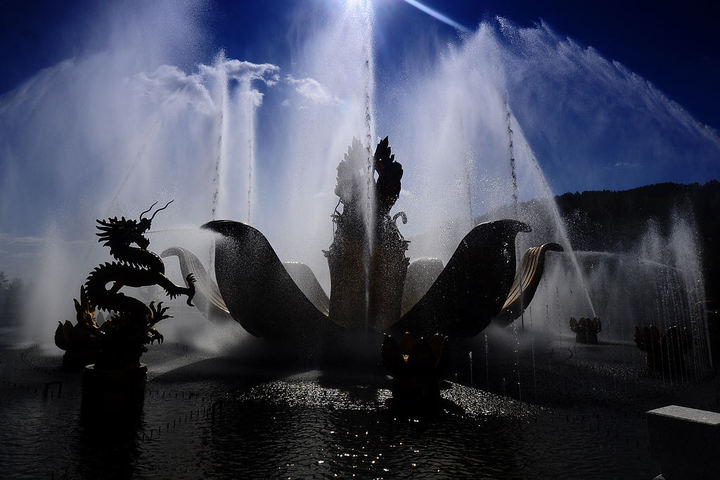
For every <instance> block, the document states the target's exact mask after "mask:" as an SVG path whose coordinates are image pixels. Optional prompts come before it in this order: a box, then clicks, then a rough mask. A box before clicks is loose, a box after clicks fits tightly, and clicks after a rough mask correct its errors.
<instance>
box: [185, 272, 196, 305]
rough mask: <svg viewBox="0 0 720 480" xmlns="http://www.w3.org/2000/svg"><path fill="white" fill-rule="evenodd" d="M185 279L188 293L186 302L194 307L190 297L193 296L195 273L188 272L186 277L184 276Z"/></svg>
mask: <svg viewBox="0 0 720 480" xmlns="http://www.w3.org/2000/svg"><path fill="white" fill-rule="evenodd" d="M185 281H186V283H187V286H188V287H187V288H188V294H187V302H186V303H187V304H188V305H189V306H191V307H194V306H195V305H194V304H193V303H192V299H193V297H194V296H195V275H194V274H192V273H188V275H187V277H185Z"/></svg>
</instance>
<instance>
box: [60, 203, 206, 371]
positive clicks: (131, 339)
mask: <svg viewBox="0 0 720 480" xmlns="http://www.w3.org/2000/svg"><path fill="white" fill-rule="evenodd" d="M170 203H172V200H171V201H170V202H168V203H167V204H166V205H165V206H164V207H162V208H160V209H158V210H156V211H155V213H153V215H152V216H151V217H150V218H145V217H144V215H145V214H146V213H148V212H149V211H150V210H152V208H153V207H154V206H155V205H156V204H157V202H155V203H154V204H153V205H152V206H151V207H150V208H149V209H148V210H146V211H144V212H143V213H141V214H140V219H139V220H133V219H126V218H125V217H122V218H120V219H118V218H117V217H113V218H108V219H107V220H97V223H98V227H97V228H98V230H99V233H97V236H98V237H99V239H98V242H104V243H103V245H104V246H107V247H110V254H111V255H112V256H113V257H114V258H115V260H116V261H114V262H111V263H104V264H102V265H98V266H97V267H96V268H95V269H94V270H93V271H92V272H91V273H90V274H89V275H88V277H87V280H86V282H85V286H84V287H83V288H81V291H80V299H81V301H80V302H78V301H77V300H75V308H76V311H77V314H78V323H77V324H76V325H75V326H72V325H71V324H70V322H65V324H62V323H61V324H60V325H59V326H58V329H57V331H56V332H55V343H56V345H57V346H58V347H60V348H61V349H63V350H66V352H68V353H70V352H78V351H83V352H85V354H84V355H83V357H84V358H86V357H88V356H93V355H88V352H94V354H95V355H94V357H95V365H96V368H105V369H111V368H123V367H128V366H136V365H138V364H139V359H140V356H141V355H142V353H144V352H145V351H147V348H146V347H145V345H147V344H149V343H152V342H154V341H156V340H157V341H158V342H162V341H163V336H162V335H161V334H160V333H159V332H158V331H157V330H156V329H155V324H157V323H158V322H159V321H161V320H164V319H166V318H170V315H167V313H166V312H167V310H168V307H163V305H162V302H160V303H158V304H157V305H156V304H155V302H150V304H149V305H146V304H145V303H144V302H142V301H140V300H138V299H136V298H133V297H129V296H127V295H125V294H124V293H122V292H121V291H120V290H121V289H122V288H123V287H126V286H127V287H145V286H151V285H159V286H160V287H162V288H163V289H164V290H165V292H166V294H167V295H168V296H169V297H170V298H175V297H177V296H178V295H186V296H187V304H188V305H190V306H193V303H192V298H193V296H194V295H195V277H194V275H193V274H192V273H189V274H187V276H186V277H185V280H186V283H187V286H185V287H182V286H179V285H176V284H174V283H173V282H172V281H171V280H170V279H169V278H168V277H167V276H166V275H165V265H164V264H163V262H162V260H161V259H160V257H159V256H158V255H157V254H155V253H153V252H151V251H149V250H148V249H147V247H148V245H149V244H150V241H149V240H148V239H147V238H146V237H145V236H144V233H145V232H147V231H148V230H149V229H150V226H151V224H152V220H153V218H154V217H155V215H156V214H157V213H158V212H160V211H162V210H164V209H165V208H167V207H168V205H170ZM133 245H136V246H133ZM108 284H111V286H110V288H108V287H107V286H108ZM95 309H101V310H106V311H109V312H113V313H112V315H111V316H110V317H109V318H108V320H107V321H105V322H104V323H103V324H102V325H100V326H98V324H97V322H96V321H95ZM71 356H72V354H71Z"/></svg>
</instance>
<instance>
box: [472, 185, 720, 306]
mask: <svg viewBox="0 0 720 480" xmlns="http://www.w3.org/2000/svg"><path fill="white" fill-rule="evenodd" d="M555 201H556V202H557V206H558V211H559V213H560V216H561V217H562V219H563V220H564V222H565V225H566V226H567V228H568V235H569V237H570V242H571V243H572V245H573V247H574V248H575V249H576V250H594V251H614V252H627V251H629V250H631V249H632V248H634V247H636V246H637V245H638V242H639V241H640V239H641V238H642V236H643V235H644V234H645V233H646V232H647V231H648V226H649V225H650V224H652V225H653V226H654V228H656V229H657V231H658V232H659V233H661V234H663V235H664V236H667V235H668V234H669V232H670V231H671V229H672V225H673V223H674V222H676V221H677V220H678V218H681V219H683V220H685V221H687V222H688V223H689V224H695V225H696V226H697V238H696V239H695V240H696V242H697V244H698V245H699V249H700V254H701V258H702V262H703V274H704V276H705V290H706V296H707V298H708V300H712V301H714V302H715V304H717V303H718V302H720V182H718V181H716V180H712V181H710V182H708V183H706V184H704V185H699V184H697V183H694V184H690V185H681V184H675V183H661V184H656V185H648V186H645V187H640V188H634V189H632V190H625V191H618V192H615V191H609V190H604V191H588V192H582V193H566V194H564V195H560V196H558V197H555ZM541 207H542V208H541ZM519 210H520V211H523V212H525V213H524V214H523V215H521V219H524V217H525V216H527V217H530V218H538V217H547V208H545V207H543V205H542V202H538V201H532V202H525V203H523V204H521V205H520V208H519ZM510 213H511V210H510V209H509V208H507V207H506V208H504V209H503V211H502V212H494V213H493V214H492V215H488V216H485V217H482V218H480V219H478V220H479V221H485V220H487V219H488V218H500V217H502V216H508V214H510ZM511 216H512V215H511ZM531 223H532V222H531ZM538 240H539V241H543V240H540V239H539V237H538Z"/></svg>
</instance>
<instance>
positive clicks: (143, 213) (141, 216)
mask: <svg viewBox="0 0 720 480" xmlns="http://www.w3.org/2000/svg"><path fill="white" fill-rule="evenodd" d="M157 203H158V202H155V203H153V204H152V205H150V208H148V209H147V210H145V211H144V212H142V213H141V214H140V219H141V220H142V218H143V215H145V214H146V213H148V212H149V211H150V210H152V209H153V207H154V206H155V205H157Z"/></svg>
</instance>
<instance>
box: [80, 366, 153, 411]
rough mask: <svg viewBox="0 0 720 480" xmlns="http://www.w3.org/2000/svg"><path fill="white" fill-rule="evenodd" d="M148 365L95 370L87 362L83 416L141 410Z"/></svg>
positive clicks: (83, 388) (83, 384)
mask: <svg viewBox="0 0 720 480" xmlns="http://www.w3.org/2000/svg"><path fill="white" fill-rule="evenodd" d="M146 379H147V366H146V365H142V364H141V365H139V366H137V367H131V368H124V369H108V370H106V369H97V368H95V365H88V366H87V367H85V370H84V371H83V378H82V413H83V415H84V416H87V415H90V416H96V415H102V416H103V417H108V416H125V415H135V414H137V413H139V412H142V407H143V402H144V400H145V383H146Z"/></svg>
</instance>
